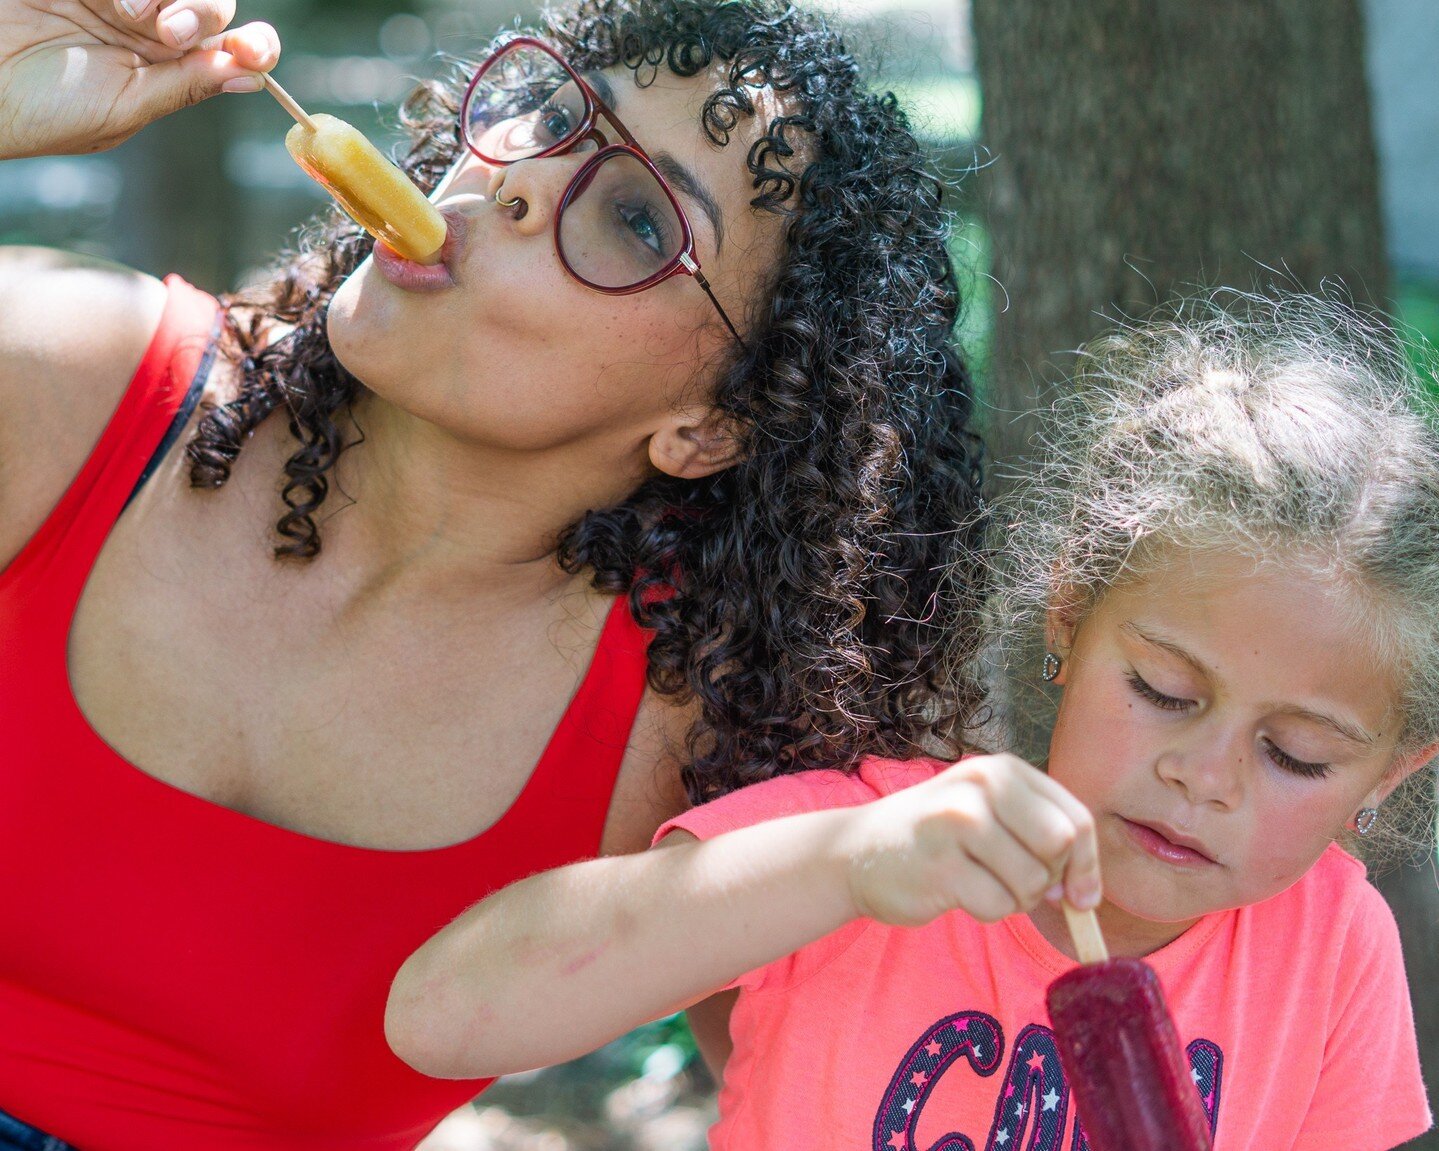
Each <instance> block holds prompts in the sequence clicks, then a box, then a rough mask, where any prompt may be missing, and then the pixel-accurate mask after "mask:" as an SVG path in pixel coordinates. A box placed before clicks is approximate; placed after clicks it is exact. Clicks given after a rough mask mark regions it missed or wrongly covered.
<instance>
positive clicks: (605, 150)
mask: <svg viewBox="0 0 1439 1151" xmlns="http://www.w3.org/2000/svg"><path fill="white" fill-rule="evenodd" d="M518 48H534V49H538V50H539V51H540V52H543V53H544V54H545V55H546V56H548V57H550V59H552V60H554V62H555V63H556V64H558V65H559V66H560V67H561V68H562V69H563V70H564V72H565V74H566V75H567V76H568V77H569V78H570V80H572V81H573V82H574V85H575V88H576V90H577V91H578V92H579V94H580V97H581V99H582V100H583V101H584V106H585V112H584V115H583V116H582V117H580V122H579V124H578V126H577V127H576V128H575V129H574V131H573V132H572V133H571V134H570V135H568V136H566V137H564V138H563V139H561V140H558V141H556V142H555V143H554V144H551V145H550V146H549V147H548V148H544V149H542V150H540V151H538V152H536V153H534V154H533V155H531V156H520V157H517V158H515V159H512V160H502V159H498V158H496V157H494V156H487V155H485V153H484V152H482V151H481V150H480V148H479V145H477V144H476V143H475V142H474V141H473V140H472V139H470V124H469V121H470V117H469V109H470V98H471V97H472V96H473V95H474V92H475V89H476V88H478V87H479V86H480V82H481V81H482V80H483V79H484V77H485V73H487V72H488V71H489V70H490V69H491V68H492V67H494V65H495V63H496V62H497V61H498V60H499V59H501V57H503V56H504V55H505V53H507V52H510V51H512V50H514V49H518ZM601 116H603V117H604V118H605V119H606V120H608V121H609V123H610V125H611V126H612V127H613V128H614V129H615V131H616V132H618V133H619V136H620V138H621V139H622V140H623V141H624V143H623V144H612V143H610V142H609V140H608V138H606V136H605V134H604V133H603V132H602V131H600V129H599V128H598V127H596V121H597V120H598V119H599V118H600V117H601ZM459 119H460V124H459V128H460V140H461V141H462V142H463V143H464V145H465V147H466V148H468V149H469V150H470V152H472V153H473V154H474V155H475V156H477V157H479V158H480V159H481V160H483V161H484V162H485V163H486V164H493V165H496V166H498V167H505V168H507V167H509V166H510V165H511V164H516V163H519V162H520V161H521V160H543V159H546V158H547V157H550V156H563V155H565V154H566V153H569V152H573V151H574V150H575V149H576V148H577V147H579V146H580V145H581V144H583V143H585V141H587V140H590V141H593V142H594V143H595V144H596V145H597V146H598V147H597V150H596V151H595V154H594V155H593V156H591V157H590V158H589V159H588V160H586V161H585V162H584V163H583V164H582V165H580V168H579V170H578V171H577V172H576V173H575V174H574V176H572V177H571V178H570V182H569V183H568V184H567V185H566V186H565V190H564V194H563V195H562V196H561V197H560V202H559V206H558V207H557V208H556V209H555V219H554V225H553V228H552V231H553V232H554V244H555V255H557V256H559V258H560V263H561V264H563V265H564V268H565V271H566V272H568V273H569V274H570V275H571V276H572V277H573V278H574V279H576V280H578V281H579V282H580V283H581V284H583V285H584V286H585V287H587V288H590V289H592V290H593V291H596V292H603V293H604V294H605V295H608V296H628V295H633V294H634V293H636V292H643V291H646V290H647V289H649V288H653V287H655V286H656V285H657V284H661V283H663V282H664V281H665V280H668V279H671V278H672V277H674V276H678V275H681V274H683V275H686V276H689V277H691V278H692V279H693V280H694V281H695V283H697V284H698V285H699V286H700V287H701V288H702V289H703V290H704V294H705V295H706V296H708V297H709V300H710V303H711V304H713V305H714V307H715V311H717V312H718V313H719V315H720V319H721V320H723V321H724V324H725V327H727V328H728V329H729V331H730V335H732V336H733V337H734V338H735V339H736V340H737V341H738V342H739V345H740V347H742V348H746V349H747V348H748V345H747V344H746V343H745V342H744V337H743V336H741V335H740V334H739V330H738V329H737V328H736V327H735V325H734V322H733V321H732V320H731V319H730V318H729V316H728V315H727V314H726V312H725V310H724V308H723V307H721V305H720V302H719V300H718V299H716V298H715V294H714V290H713V289H712V288H711V287H710V283H709V280H708V279H706V278H705V274H704V272H703V271H701V270H700V262H699V260H698V258H697V257H696V256H695V237H694V229H693V228H692V227H691V226H690V221H689V216H688V215H686V213H685V210H684V208H683V207H681V206H680V202H679V199H678V197H676V195H675V192H674V189H673V188H671V187H670V183H669V181H668V180H666V179H665V178H664V176H663V175H662V174H661V173H660V170H659V169H658V168H657V167H656V166H655V163H654V161H653V160H651V159H650V157H649V153H647V152H646V151H645V150H644V148H643V147H641V145H640V142H639V141H638V140H636V139H635V137H634V133H633V132H631V131H630V130H629V129H628V128H627V127H625V124H624V121H622V120H621V119H620V118H619V117H618V116H616V115H615V112H614V109H613V108H611V107H610V106H609V105H608V104H606V103H605V102H604V100H602V99H601V98H600V95H599V93H597V92H596V91H595V90H594V89H593V88H591V87H590V85H589V83H588V82H586V80H585V78H584V77H583V76H581V75H580V74H579V72H578V71H576V70H575V68H574V67H573V66H572V65H571V64H570V62H569V61H568V60H566V59H565V58H564V57H563V56H561V55H560V54H559V53H558V52H557V51H555V49H554V48H553V47H551V46H550V45H549V44H547V43H545V41H543V40H540V39H537V38H535V37H533V36H516V37H514V38H513V39H510V40H506V41H505V42H504V43H503V44H501V45H500V46H499V47H498V48H496V49H495V50H494V51H493V52H491V53H490V54H489V56H488V57H486V59H485V60H484V62H483V63H482V64H480V66H479V67H478V68H476V69H475V74H474V76H473V77H472V78H471V79H470V83H469V86H468V87H467V88H466V89H465V96H464V99H463V100H461V101H460V117H459ZM616 155H627V156H630V157H632V158H634V159H635V160H638V161H639V162H640V163H641V164H642V165H644V167H645V169H646V170H647V171H648V172H649V174H650V175H651V176H652V177H653V178H654V180H655V182H656V183H657V184H658V185H659V186H660V189H661V190H662V191H663V192H664V194H665V195H666V196H667V197H668V198H669V201H670V206H671V207H672V208H674V212H675V217H676V218H677V219H678V220H679V222H680V233H681V235H682V237H683V239H684V242H683V244H681V245H680V250H679V251H678V252H677V253H676V254H675V255H674V256H672V257H671V258H670V259H669V260H667V261H666V262H665V264H664V266H663V267H661V268H660V269H659V270H658V271H657V272H655V273H654V274H652V275H650V276H646V277H645V278H644V279H643V280H641V281H639V282H638V283H636V284H630V285H627V286H625V287H622V288H611V287H605V286H603V285H601V284H596V283H594V282H593V281H592V280H587V279H585V277H584V276H582V275H580V273H579V272H578V271H576V270H575V268H574V267H573V265H571V264H570V261H569V258H568V257H567V256H566V255H565V247H564V243H563V241H561V239H560V221H561V220H563V219H564V215H565V209H566V208H568V207H569V206H570V204H571V203H572V202H573V201H575V200H577V199H579V197H580V196H582V195H583V194H584V193H585V191H586V190H587V189H588V187H589V184H590V181H591V179H593V173H594V172H595V171H596V170H597V169H598V168H599V166H600V165H601V164H603V163H605V162H606V161H607V160H609V159H610V158H611V157H613V156H616Z"/></svg>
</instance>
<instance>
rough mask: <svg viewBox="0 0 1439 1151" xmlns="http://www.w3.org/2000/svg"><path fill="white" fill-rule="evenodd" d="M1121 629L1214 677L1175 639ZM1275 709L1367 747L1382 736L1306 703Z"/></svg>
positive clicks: (1130, 626) (1134, 627)
mask: <svg viewBox="0 0 1439 1151" xmlns="http://www.w3.org/2000/svg"><path fill="white" fill-rule="evenodd" d="M1119 630H1120V631H1124V632H1128V633H1129V634H1130V635H1133V636H1134V637H1135V638H1136V639H1140V640H1143V641H1144V642H1145V643H1147V644H1150V645H1151V646H1153V647H1157V648H1159V650H1160V651H1164V652H1168V653H1169V654H1170V655H1172V656H1174V657H1175V658H1176V659H1180V660H1183V661H1184V662H1185V663H1187V664H1188V665H1189V666H1190V667H1192V668H1193V669H1194V670H1195V671H1197V672H1198V673H1199V674H1200V675H1202V676H1204V677H1205V678H1207V679H1209V678H1213V677H1212V674H1211V672H1210V671H1209V669H1208V668H1206V667H1205V666H1204V664H1203V663H1201V662H1200V661H1199V659H1198V657H1197V656H1194V655H1192V654H1190V653H1189V652H1187V651H1185V650H1184V648H1182V647H1180V646H1179V645H1178V644H1177V643H1175V642H1174V641H1173V640H1169V639H1164V638H1162V637H1160V636H1157V635H1150V634H1149V633H1148V632H1146V631H1145V630H1144V629H1143V628H1142V627H1140V626H1139V625H1138V624H1137V623H1135V622H1134V621H1133V620H1125V621H1124V622H1123V623H1122V624H1120V625H1119ZM1274 711H1275V712H1276V713H1277V714H1279V715H1292V716H1293V717H1294V718H1295V719H1307V720H1309V721H1310V722H1312V723H1317V724H1320V725H1322V726H1324V727H1327V728H1329V730H1330V731H1332V732H1333V733H1334V734H1335V735H1337V736H1339V737H1340V738H1341V739H1344V740H1348V741H1349V742H1350V743H1354V744H1358V745H1359V746H1360V747H1362V748H1364V749H1366V750H1369V749H1372V748H1374V747H1376V746H1377V745H1378V743H1379V737H1378V736H1377V735H1372V734H1370V733H1369V732H1367V731H1365V730H1364V729H1363V728H1362V727H1359V726H1358V725H1357V724H1353V723H1348V722H1346V721H1345V720H1342V719H1338V718H1336V717H1335V716H1332V715H1325V714H1324V713H1323V712H1320V711H1311V710H1310V709H1309V708H1307V707H1300V706H1298V705H1297V704H1281V705H1279V706H1276V707H1275V708H1274Z"/></svg>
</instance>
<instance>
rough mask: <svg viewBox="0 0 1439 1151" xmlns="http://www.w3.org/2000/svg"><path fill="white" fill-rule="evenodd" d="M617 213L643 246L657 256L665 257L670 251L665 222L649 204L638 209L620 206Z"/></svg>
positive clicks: (624, 205)
mask: <svg viewBox="0 0 1439 1151" xmlns="http://www.w3.org/2000/svg"><path fill="white" fill-rule="evenodd" d="M616 211H617V212H618V213H619V218H620V221H621V223H622V224H623V226H624V227H626V228H628V229H629V231H630V232H631V233H632V234H633V235H634V236H635V238H636V239H637V240H639V242H640V243H641V244H643V245H644V246H645V247H646V248H648V249H650V250H651V251H652V252H653V253H654V254H655V255H656V256H659V257H661V258H663V257H664V254H665V252H667V251H668V250H669V249H668V245H669V237H668V236H667V235H666V234H665V225H664V221H663V219H662V218H661V217H660V215H659V214H658V213H657V212H655V211H654V210H653V209H652V208H651V207H650V206H649V205H648V204H645V205H642V206H641V207H638V208H635V207H632V206H630V205H628V204H620V205H618V207H617V208H616Z"/></svg>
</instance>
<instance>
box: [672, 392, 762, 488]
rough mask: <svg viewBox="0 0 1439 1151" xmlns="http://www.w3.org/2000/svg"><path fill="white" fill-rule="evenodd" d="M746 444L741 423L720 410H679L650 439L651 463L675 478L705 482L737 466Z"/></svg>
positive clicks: (710, 408) (711, 408) (707, 408)
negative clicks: (709, 477)
mask: <svg viewBox="0 0 1439 1151" xmlns="http://www.w3.org/2000/svg"><path fill="white" fill-rule="evenodd" d="M744 441H745V436H744V432H743V428H742V426H741V425H740V423H739V421H738V420H736V419H734V418H733V417H732V416H728V415H725V414H724V413H723V412H721V411H719V410H718V409H717V408H714V407H712V406H709V405H706V406H704V407H692V408H678V409H676V410H675V411H674V412H673V413H672V415H671V418H670V419H668V420H666V421H665V423H664V424H663V425H662V426H661V427H659V428H658V429H656V430H655V432H654V433H653V434H652V435H651V436H650V442H649V457H650V463H651V464H653V465H654V466H655V468H657V469H658V470H659V471H661V472H663V473H664V474H665V475H667V476H674V477H675V478H676V479H681V480H698V479H703V478H704V477H705V476H708V475H713V474H714V473H715V472H719V471H723V470H724V469H725V468H727V467H729V466H730V465H732V464H734V463H736V462H737V461H738V460H739V459H740V457H741V456H742V455H743V454H744Z"/></svg>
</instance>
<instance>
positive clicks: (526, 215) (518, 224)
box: [489, 152, 583, 236]
mask: <svg viewBox="0 0 1439 1151" xmlns="http://www.w3.org/2000/svg"><path fill="white" fill-rule="evenodd" d="M581 163H583V157H579V156H575V154H574V153H571V152H567V153H564V154H562V155H559V156H546V157H543V158H540V159H534V160H516V161H515V162H514V163H513V164H509V165H507V166H506V167H504V168H500V169H498V170H497V171H496V172H495V173H494V174H493V175H492V176H491V177H490V182H489V195H490V198H491V199H492V200H494V202H495V203H496V205H498V206H499V208H500V210H501V211H508V213H509V215H510V218H511V219H512V220H513V221H514V227H515V230H516V231H517V232H519V233H520V234H521V235H525V236H534V235H539V234H540V233H543V232H548V231H549V230H550V229H551V228H552V227H553V225H554V219H555V214H556V213H557V212H558V211H559V209H560V200H561V199H562V198H563V197H564V194H565V189H566V188H567V187H568V186H569V183H570V181H571V180H572V179H573V178H574V175H575V172H576V171H577V170H578V168H579V166H580V164H581ZM520 201H523V206H520V203H519V202H520Z"/></svg>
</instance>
